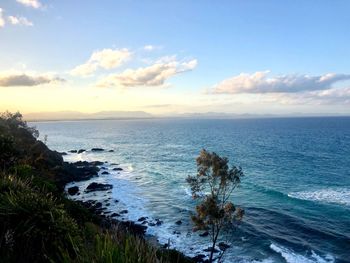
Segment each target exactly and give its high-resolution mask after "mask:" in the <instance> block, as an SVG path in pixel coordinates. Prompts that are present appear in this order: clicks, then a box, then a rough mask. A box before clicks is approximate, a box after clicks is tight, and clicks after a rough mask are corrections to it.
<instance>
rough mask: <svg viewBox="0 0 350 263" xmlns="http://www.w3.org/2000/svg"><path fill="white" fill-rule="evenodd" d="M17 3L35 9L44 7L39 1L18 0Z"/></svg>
mask: <svg viewBox="0 0 350 263" xmlns="http://www.w3.org/2000/svg"><path fill="white" fill-rule="evenodd" d="M16 1H17V2H18V3H20V4H22V5H25V6H28V7H32V8H35V9H38V8H40V7H42V4H41V3H40V1H38V0H16Z"/></svg>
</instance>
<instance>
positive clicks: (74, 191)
mask: <svg viewBox="0 0 350 263" xmlns="http://www.w3.org/2000/svg"><path fill="white" fill-rule="evenodd" d="M78 192H79V187H78V186H72V187H69V188H68V194H70V195H76V194H77V193H78Z"/></svg>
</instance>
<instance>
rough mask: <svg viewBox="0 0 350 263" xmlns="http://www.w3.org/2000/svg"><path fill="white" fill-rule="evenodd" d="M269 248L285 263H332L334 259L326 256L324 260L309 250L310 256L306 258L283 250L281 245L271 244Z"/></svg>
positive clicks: (288, 250) (285, 249)
mask: <svg viewBox="0 0 350 263" xmlns="http://www.w3.org/2000/svg"><path fill="white" fill-rule="evenodd" d="M270 248H271V249H272V250H273V251H275V252H276V253H278V254H280V255H281V256H282V257H283V258H284V259H285V261H286V262H287V263H331V262H334V258H333V257H332V256H330V255H327V256H326V257H325V258H323V257H321V256H320V255H317V254H316V253H315V252H314V251H312V250H311V256H310V257H307V256H304V255H300V254H297V253H295V252H294V251H292V250H290V249H288V248H285V247H283V246H281V245H277V244H274V243H272V244H271V245H270Z"/></svg>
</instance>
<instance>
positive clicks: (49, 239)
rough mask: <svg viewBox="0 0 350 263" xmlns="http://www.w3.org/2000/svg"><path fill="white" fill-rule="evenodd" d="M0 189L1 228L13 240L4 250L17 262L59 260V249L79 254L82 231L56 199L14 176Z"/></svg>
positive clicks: (6, 179) (4, 179) (7, 178)
mask: <svg viewBox="0 0 350 263" xmlns="http://www.w3.org/2000/svg"><path fill="white" fill-rule="evenodd" d="M0 189H1V194H0V221H1V222H2V226H1V227H2V232H3V233H4V232H5V234H6V235H7V236H8V238H7V239H9V240H10V241H5V242H2V246H1V247H2V248H6V249H7V250H8V252H9V253H10V254H11V259H12V260H14V262H20V261H21V260H23V259H27V260H30V261H31V262H41V261H46V260H54V261H57V260H59V258H60V253H59V251H58V248H60V249H63V250H65V251H68V252H69V255H71V256H73V257H74V256H75V255H76V253H77V249H78V246H79V244H81V238H80V237H79V228H78V226H77V224H76V222H75V221H74V220H73V219H72V218H71V217H69V216H68V215H67V213H66V211H65V210H64V209H63V205H61V204H59V203H58V202H57V200H56V198H55V197H53V196H52V195H51V194H48V193H46V192H41V191H39V190H34V191H33V188H32V187H31V184H30V182H29V181H21V180H19V179H16V178H15V177H13V176H2V178H1V184H0ZM12 260H11V261H12Z"/></svg>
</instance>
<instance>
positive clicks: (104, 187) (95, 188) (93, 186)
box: [85, 182, 113, 192]
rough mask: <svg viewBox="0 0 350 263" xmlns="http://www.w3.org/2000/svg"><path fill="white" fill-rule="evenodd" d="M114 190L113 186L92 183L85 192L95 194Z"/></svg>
mask: <svg viewBox="0 0 350 263" xmlns="http://www.w3.org/2000/svg"><path fill="white" fill-rule="evenodd" d="M112 188H113V185H111V184H100V183H95V182H93V183H91V184H89V185H88V187H87V188H86V190H85V192H93V191H106V190H110V189H112Z"/></svg>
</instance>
